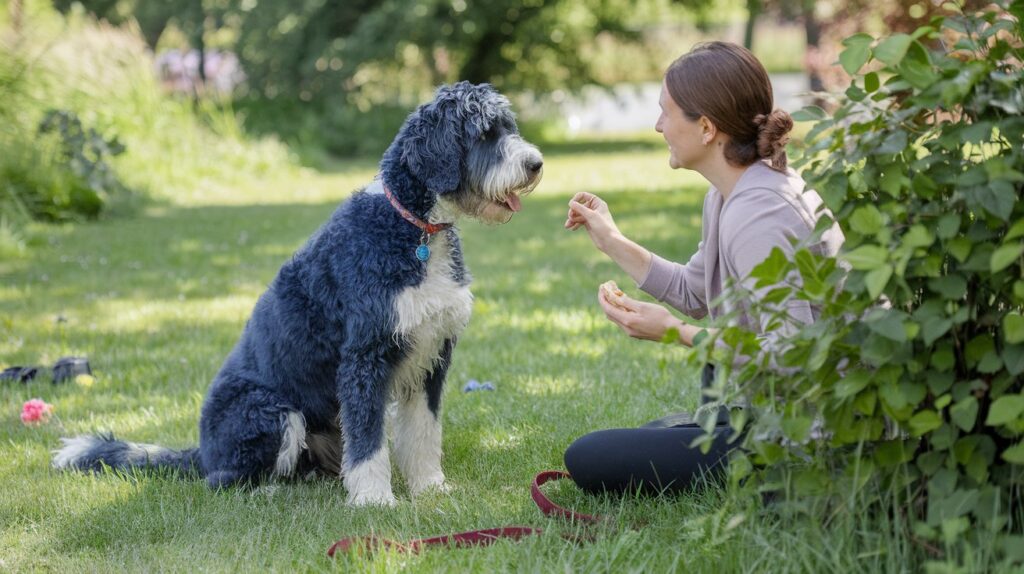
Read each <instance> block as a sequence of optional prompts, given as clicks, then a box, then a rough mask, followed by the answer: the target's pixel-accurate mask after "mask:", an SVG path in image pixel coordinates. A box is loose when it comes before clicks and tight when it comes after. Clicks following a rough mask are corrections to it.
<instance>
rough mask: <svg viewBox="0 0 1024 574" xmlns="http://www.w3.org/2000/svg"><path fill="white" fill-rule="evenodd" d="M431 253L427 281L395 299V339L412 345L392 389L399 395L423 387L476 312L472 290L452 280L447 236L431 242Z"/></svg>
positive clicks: (403, 292)
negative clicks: (443, 351) (426, 376)
mask: <svg viewBox="0 0 1024 574" xmlns="http://www.w3.org/2000/svg"><path fill="white" fill-rule="evenodd" d="M430 251H431V256H430V259H429V260H428V261H427V276H426V278H425V279H424V280H423V281H422V282H421V283H420V284H418V285H416V286H414V287H409V288H407V289H405V290H404V291H402V292H401V293H399V294H398V296H397V297H396V298H395V304H394V305H395V306H394V311H395V315H394V316H395V336H396V337H400V338H402V339H403V340H405V341H406V343H407V344H408V345H409V350H408V355H407V356H406V358H405V359H404V360H403V361H402V362H401V364H399V365H398V368H396V370H395V374H394V379H393V381H392V382H393V384H392V388H393V390H394V391H396V392H402V389H403V388H412V387H415V386H417V385H419V384H422V377H423V375H424V374H425V373H427V372H430V371H431V370H433V366H434V363H435V362H436V361H437V359H438V358H439V354H440V352H441V349H442V347H443V346H444V342H445V340H446V339H452V338H454V337H457V336H458V335H459V334H460V333H461V332H462V330H463V329H465V328H466V325H467V324H468V323H469V317H470V314H471V313H472V311H473V295H472V293H470V292H469V287H468V286H466V285H460V284H459V283H458V282H456V281H455V280H454V279H452V259H451V255H450V253H449V251H448V242H447V239H446V238H445V237H444V235H439V236H435V237H434V238H433V239H432V240H431V242H430Z"/></svg>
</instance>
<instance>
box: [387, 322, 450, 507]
mask: <svg viewBox="0 0 1024 574" xmlns="http://www.w3.org/2000/svg"><path fill="white" fill-rule="evenodd" d="M452 347H453V342H452V341H451V340H450V339H449V340H446V341H445V342H444V345H443V347H442V348H441V354H440V357H438V359H437V361H436V362H435V363H434V365H433V368H432V370H431V371H430V372H429V373H428V374H427V376H426V378H425V379H424V381H423V384H422V386H421V387H419V388H417V389H415V390H414V391H413V392H411V393H407V394H404V396H402V397H401V398H400V400H399V402H398V413H397V416H396V417H395V459H396V462H397V463H398V467H399V468H400V469H401V471H402V475H404V476H405V480H406V481H407V482H408V484H409V491H410V492H411V493H412V494H413V495H414V496H415V495H416V494H419V493H420V492H423V491H424V490H427V489H429V488H438V489H440V490H442V491H443V490H445V489H446V486H445V483H444V472H443V471H442V470H441V391H442V390H443V387H444V379H445V375H446V373H447V371H448V363H449V362H450V361H451V354H452Z"/></svg>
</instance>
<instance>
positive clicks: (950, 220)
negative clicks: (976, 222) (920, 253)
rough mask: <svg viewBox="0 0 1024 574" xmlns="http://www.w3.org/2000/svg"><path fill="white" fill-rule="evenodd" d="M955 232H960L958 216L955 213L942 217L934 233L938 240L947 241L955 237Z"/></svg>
mask: <svg viewBox="0 0 1024 574" xmlns="http://www.w3.org/2000/svg"><path fill="white" fill-rule="evenodd" d="M957 231H960V215H959V214H957V213H947V214H946V215H943V216H942V217H940V218H939V222H938V224H937V225H936V226H935V233H936V235H938V236H939V239H949V238H950V237H953V236H955V235H956V232H957Z"/></svg>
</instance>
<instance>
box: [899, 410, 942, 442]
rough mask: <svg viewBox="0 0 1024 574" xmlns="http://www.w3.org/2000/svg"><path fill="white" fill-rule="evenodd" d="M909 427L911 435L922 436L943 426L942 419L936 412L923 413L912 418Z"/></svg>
mask: <svg viewBox="0 0 1024 574" xmlns="http://www.w3.org/2000/svg"><path fill="white" fill-rule="evenodd" d="M907 426H908V427H909V428H910V434H912V435H913V436H921V435H923V434H926V433H928V432H931V431H933V430H935V429H937V428H939V427H940V426H942V417H940V416H939V413H937V412H935V411H930V410H928V411H921V412H919V413H917V414H916V415H914V416H913V417H911V418H910V421H909V422H908V423H907Z"/></svg>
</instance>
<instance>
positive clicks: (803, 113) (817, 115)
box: [792, 106, 828, 122]
mask: <svg viewBox="0 0 1024 574" xmlns="http://www.w3.org/2000/svg"><path fill="white" fill-rule="evenodd" d="M792 118H793V121H796V122H813V121H820V120H824V119H826V118H828V113H826V112H825V110H823V109H821V108H819V107H818V106H805V107H804V108H802V109H799V110H797V111H795V112H793V115H792Z"/></svg>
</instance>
